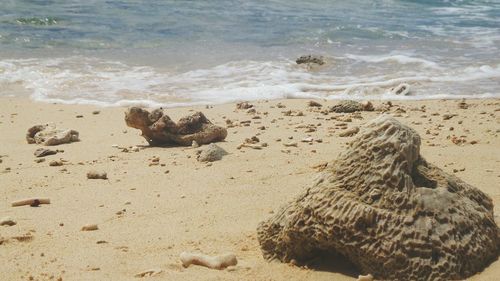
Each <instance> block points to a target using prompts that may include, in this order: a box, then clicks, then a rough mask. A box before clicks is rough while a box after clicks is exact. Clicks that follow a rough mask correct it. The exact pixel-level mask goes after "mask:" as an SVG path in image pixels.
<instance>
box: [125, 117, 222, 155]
mask: <svg viewBox="0 0 500 281" xmlns="http://www.w3.org/2000/svg"><path fill="white" fill-rule="evenodd" d="M125 122H126V123H127V125H128V126H129V127H132V128H136V129H139V130H141V131H142V136H143V137H144V138H145V139H146V140H147V141H148V143H149V144H150V145H163V144H178V145H183V146H190V145H191V144H192V143H193V141H196V142H197V143H198V144H200V145H201V144H208V143H211V142H217V141H222V140H224V139H225V138H226V136H227V130H226V129H225V128H222V127H219V126H216V125H214V124H212V122H210V120H208V119H207V118H206V117H205V115H203V113H201V112H196V113H193V114H192V115H190V116H186V117H183V118H181V119H180V120H179V122H177V123H175V122H174V121H172V120H171V119H170V117H168V116H167V115H164V114H163V110H162V109H155V110H153V111H152V112H149V111H147V110H145V109H142V108H139V107H131V108H129V109H128V110H127V111H126V112H125Z"/></svg>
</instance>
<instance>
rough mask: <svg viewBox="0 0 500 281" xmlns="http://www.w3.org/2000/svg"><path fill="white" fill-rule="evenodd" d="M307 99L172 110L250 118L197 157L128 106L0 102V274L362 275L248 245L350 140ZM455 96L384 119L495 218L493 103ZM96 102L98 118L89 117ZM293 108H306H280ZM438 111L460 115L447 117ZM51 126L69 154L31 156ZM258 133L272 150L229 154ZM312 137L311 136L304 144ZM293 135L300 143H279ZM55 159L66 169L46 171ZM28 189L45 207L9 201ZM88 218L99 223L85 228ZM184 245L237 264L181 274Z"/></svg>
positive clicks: (498, 197)
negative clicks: (476, 194) (270, 256)
mask: <svg viewBox="0 0 500 281" xmlns="http://www.w3.org/2000/svg"><path fill="white" fill-rule="evenodd" d="M307 102H308V100H281V101H276V100H273V101H255V102H251V104H253V105H254V108H255V109H256V111H257V114H248V113H246V111H247V110H236V106H235V104H224V105H216V106H213V107H212V106H210V107H209V108H205V107H204V106H199V107H190V108H174V109H169V110H168V114H169V115H170V117H172V118H173V119H174V120H178V118H180V117H182V116H184V115H187V114H189V113H191V112H192V111H196V110H201V111H203V112H204V113H205V115H206V116H207V117H208V118H209V119H210V120H212V122H214V123H215V124H217V125H222V126H226V122H225V119H231V120H233V123H235V124H239V122H240V121H248V120H250V121H251V123H250V125H249V126H235V127H230V128H228V136H227V138H226V141H225V142H220V143H218V145H219V146H220V147H222V148H223V149H224V150H226V151H227V152H228V153H229V154H228V155H225V156H224V157H223V159H222V160H220V161H216V162H211V163H202V162H198V161H197V160H196V151H197V149H196V148H191V147H149V146H147V143H146V141H145V140H144V139H143V138H142V137H141V136H140V135H139V131H138V130H135V129H132V128H128V127H126V125H125V122H124V120H123V117H124V108H97V107H94V106H82V105H62V104H46V103H36V102H33V101H31V100H29V99H25V98H5V97H4V98H0V112H1V113H0V136H1V137H0V140H1V141H0V143H1V145H0V155H1V156H2V157H1V160H2V161H1V162H2V163H0V218H2V217H6V216H8V217H10V218H11V219H13V220H14V221H15V222H16V223H17V224H16V225H13V226H0V237H1V238H0V260H1V261H2V262H1V263H0V272H1V273H2V277H1V279H2V280H29V279H30V278H33V280H57V279H58V278H61V279H60V280H138V278H137V277H134V276H135V275H136V274H138V273H141V272H145V271H148V270H150V269H154V271H155V272H158V271H161V272H160V273H159V274H157V275H155V276H153V277H144V278H146V279H148V280H356V278H357V276H358V274H359V272H357V271H356V269H355V268H353V267H352V266H350V265H349V264H348V263H347V262H346V261H345V260H343V259H341V258H338V259H335V260H327V261H324V260H318V261H315V262H314V263H312V264H311V265H310V266H308V267H297V266H293V265H288V264H281V263H274V262H273V263H269V262H267V261H265V260H264V259H263V258H262V255H261V252H260V248H259V244H258V241H257V239H256V226H257V224H258V223H259V222H260V221H262V220H263V219H265V218H266V217H268V216H269V215H270V214H271V213H272V212H273V211H274V210H276V209H277V208H279V207H280V206H281V205H282V204H284V203H286V202H287V201H288V200H290V199H291V198H293V197H294V195H295V194H297V193H298V192H300V190H302V189H303V188H304V187H306V186H308V185H309V184H310V183H311V182H312V179H313V178H314V177H315V175H316V173H317V169H316V168H314V167H315V166H317V165H319V164H323V163H325V162H326V161H330V160H333V159H335V158H336V156H337V154H338V153H339V152H340V151H342V150H343V149H344V148H345V146H346V143H347V142H348V141H349V140H351V139H352V138H353V137H339V133H341V132H342V130H339V129H335V125H336V124H337V123H340V121H337V120H327V119H330V118H331V117H333V116H343V115H346V116H347V115H348V114H336V113H330V114H329V115H323V114H321V113H319V112H318V111H316V110H311V108H310V107H308V106H307ZM318 102H319V103H321V104H323V106H328V105H334V104H336V102H335V101H321V100H318ZM459 102H460V101H459V100H432V101H405V102H402V101H394V102H393V103H394V105H395V106H394V107H393V108H392V110H391V111H390V113H391V114H392V115H395V116H397V118H398V119H399V120H401V121H402V122H403V123H405V124H408V125H410V126H412V127H413V128H415V129H416V130H417V131H418V132H419V133H420V135H421V137H422V140H423V143H422V155H423V156H424V157H425V158H426V159H427V160H428V161H429V162H431V163H434V164H436V165H438V166H439V167H441V168H442V169H444V170H445V171H446V172H449V173H454V174H455V175H457V176H458V177H460V178H461V179H463V180H465V181H466V182H468V183H470V184H472V185H474V186H475V187H477V188H479V189H481V190H482V191H484V192H486V193H487V194H488V195H489V196H491V198H492V199H493V201H494V204H495V214H497V216H496V221H497V224H500V218H498V212H499V211H500V210H499V206H500V138H499V135H500V100H498V99H496V100H467V101H466V102H467V104H468V105H469V107H468V108H467V109H460V108H459V106H458V104H459ZM278 103H281V104H283V105H285V106H286V108H278V107H276V105H277V104H278ZM373 103H374V105H375V106H378V105H380V104H381V102H380V101H374V102H373ZM422 107H425V109H422ZM397 108H400V109H402V110H399V111H400V113H397V112H396V109H397ZM96 110H98V111H100V112H99V114H93V112H94V111H96ZM287 110H297V111H299V110H300V111H302V112H303V116H284V114H283V113H282V111H287ZM265 113H267V114H265ZM378 114H380V112H362V113H361V117H362V119H355V118H352V122H346V123H347V126H348V128H353V127H355V126H359V125H362V124H363V123H364V122H366V121H367V120H370V119H371V118H373V117H375V116H376V115H378ZM445 114H457V115H456V116H453V117H452V118H450V119H448V120H444V119H443V115H445ZM78 115H81V116H79V117H78V118H77V116H78ZM254 116H259V117H260V118H261V119H252V118H253V117H254ZM273 120H274V121H273ZM49 122H51V123H55V124H56V125H57V127H59V128H66V129H74V130H77V131H79V133H80V139H81V141H79V142H75V143H71V144H64V145H59V146H54V147H49V148H51V149H59V150H64V152H58V153H57V154H55V155H49V156H46V157H42V158H45V159H46V160H45V161H44V162H41V163H36V162H35V160H36V159H39V158H37V157H35V156H34V155H33V152H34V151H35V150H36V149H37V148H40V147H41V146H40V145H36V144H27V142H26V140H25V134H26V131H27V129H28V128H29V127H31V126H32V125H35V124H43V123H49ZM308 124H315V125H317V127H316V128H317V130H316V131H314V132H309V133H307V132H306V130H307V128H304V127H305V126H301V125H308ZM262 126H264V127H265V129H259V127H262ZM452 128H453V129H452ZM427 131H428V133H427ZM453 135H455V136H458V137H460V136H464V139H465V140H466V143H464V144H460V145H457V144H455V143H453V142H452V140H451V137H452V136H453ZM252 136H257V137H258V138H259V139H260V143H263V142H265V143H267V144H268V146H267V147H263V148H262V149H252V148H248V147H242V148H241V149H237V147H238V146H239V145H240V144H241V143H243V142H244V140H245V138H250V137H252ZM308 137H310V138H312V142H311V144H309V143H307V142H302V139H304V138H308ZM277 139H281V141H277ZM318 139H320V140H321V141H322V142H318V141H316V140H318ZM293 142H296V143H297V146H296V147H295V146H287V147H285V146H284V143H288V144H290V143H293ZM475 142H477V143H475ZM474 143H475V144H474ZM117 146H118V147H117ZM133 147H137V148H138V149H135V148H133ZM122 148H127V149H126V150H125V151H127V150H128V152H124V151H122V150H123V149H122ZM134 149H135V150H137V151H134ZM155 158H156V160H155ZM158 158H159V160H158ZM61 159H62V160H65V161H63V162H62V163H63V165H62V166H49V163H50V162H51V161H53V160H61ZM89 171H98V172H106V173H107V178H108V179H106V180H103V179H87V173H88V172H89ZM30 197H43V198H50V201H51V202H50V204H44V205H41V206H39V207H36V208H35V207H30V206H21V207H11V202H13V201H15V200H18V199H24V198H30ZM92 224H96V225H97V226H98V227H97V230H93V231H82V230H81V229H82V227H84V226H86V225H92ZM184 251H188V252H201V253H204V254H208V255H221V254H224V253H228V252H230V253H234V254H235V255H236V256H237V259H238V265H237V266H235V267H230V268H228V269H225V270H213V269H208V268H205V267H201V266H190V267H188V268H183V267H182V265H181V261H180V259H179V254H180V253H182V252H184ZM499 274H500V261H496V262H494V263H492V264H491V265H490V266H488V267H487V268H486V269H485V270H484V271H483V272H481V273H479V274H477V275H475V276H473V277H472V278H470V280H494V279H495V278H496V277H497V276H498V275H499Z"/></svg>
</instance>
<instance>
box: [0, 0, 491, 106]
mask: <svg viewBox="0 0 500 281" xmlns="http://www.w3.org/2000/svg"><path fill="white" fill-rule="evenodd" d="M0 7H1V8H0V95H21V94H24V95H29V96H31V97H32V98H34V99H36V100H45V101H52V102H53V101H57V102H67V103H94V104H102V105H123V104H133V103H144V104H150V105H159V104H162V105H167V106H176V105H184V104H192V103H203V104H205V103H220V102H229V101H234V100H242V99H273V98H294V97H321V98H331V99H340V98H355V99H365V98H369V99H421V98H458V97H476V98H483V97H499V96H500V52H499V46H500V1H485V0H483V1H395V0H394V1H390V0H386V1H319V0H311V1H296V0H288V1H285V0H275V1H236V0H234V1H229V0H213V1H173V0H166V1H160V0H150V1H139V0H122V1H116V0H109V1H97V0H87V1H80V0H64V1H63V0H52V1H50V0H45V1H41V0H38V1H34V0H31V1H27V0H0ZM303 54H317V55H321V56H324V57H325V59H326V60H327V64H326V66H324V67H321V68H316V67H313V68H312V69H311V68H307V67H305V66H297V65H296V64H295V63H294V59H295V58H296V57H297V56H300V55H303ZM401 83H406V84H408V85H409V86H410V89H411V91H410V93H409V94H408V95H406V96H397V95H394V94H393V93H391V89H392V88H393V87H395V86H397V85H399V84H401ZM2 89H3V91H1V90H2Z"/></svg>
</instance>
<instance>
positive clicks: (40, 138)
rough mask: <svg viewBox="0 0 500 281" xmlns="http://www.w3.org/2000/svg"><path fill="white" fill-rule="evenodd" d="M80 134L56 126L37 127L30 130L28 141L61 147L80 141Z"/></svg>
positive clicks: (27, 135) (27, 136)
mask: <svg viewBox="0 0 500 281" xmlns="http://www.w3.org/2000/svg"><path fill="white" fill-rule="evenodd" d="M78 137H79V133H78V132H77V131H75V130H61V129H57V128H56V127H55V126H53V125H52V126H49V125H35V126H33V127H31V128H29V129H28V132H27V133H26V141H27V142H28V143H37V144H43V145H47V146H50V145H59V144H64V143H70V142H75V141H79V138H78Z"/></svg>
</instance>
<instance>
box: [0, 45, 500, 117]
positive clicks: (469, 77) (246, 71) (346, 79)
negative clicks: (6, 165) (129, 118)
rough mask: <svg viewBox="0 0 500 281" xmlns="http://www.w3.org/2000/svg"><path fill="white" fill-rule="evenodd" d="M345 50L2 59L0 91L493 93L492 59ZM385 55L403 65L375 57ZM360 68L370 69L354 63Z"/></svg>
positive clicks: (151, 95) (206, 96) (92, 95)
mask: <svg viewBox="0 0 500 281" xmlns="http://www.w3.org/2000/svg"><path fill="white" fill-rule="evenodd" d="M345 57H346V58H348V59H353V60H356V62H357V63H358V64H359V63H360V62H361V63H362V65H361V66H359V67H358V68H354V69H352V70H350V66H351V65H350V64H349V62H348V61H347V65H345V63H346V61H345V60H344V61H339V64H338V65H337V64H336V63H335V61H334V62H333V66H332V67H330V68H327V69H325V70H317V71H315V70H311V69H309V68H307V67H304V66H299V65H296V64H295V63H293V62H291V61H267V62H259V61H235V62H230V63H226V64H222V65H218V66H214V67H211V68H206V69H195V70H191V71H185V72H180V73H176V72H172V71H162V70H158V69H155V68H152V67H148V66H130V65H127V64H124V63H122V62H117V61H109V60H102V59H97V58H88V57H69V58H57V59H21V60H3V61H0V95H5V94H6V92H7V91H5V90H4V89H11V88H12V85H17V86H18V87H21V88H23V89H25V90H26V91H28V92H29V96H30V97H31V98H32V99H34V100H37V101H44V102H56V103H67V104H92V105H99V106H129V105H143V106H149V107H158V106H164V107H177V106H188V105H203V104H218V103H228V102H234V101H241V100H257V99H283V98H321V99H346V98H349V99H434V98H463V97H467V98H491V97H500V92H499V89H498V83H499V81H500V64H498V65H471V66H466V67H455V66H454V67H453V68H448V69H446V68H443V67H442V66H440V65H438V64H437V63H434V62H432V61H429V60H424V59H421V58H416V57H409V56H405V55H394V54H389V55H381V56H359V55H346V56H345ZM393 61H394V62H397V64H398V65H401V66H405V65H406V64H411V67H409V68H408V69H402V68H401V67H395V68H391V67H387V66H386V65H380V64H381V63H382V62H393ZM344 66H345V67H344ZM415 66H417V67H415ZM338 68H345V69H343V71H340V70H338ZM365 68H374V70H373V71H371V72H370V71H362V70H363V69H365ZM403 83H406V84H408V85H410V87H411V92H410V94H409V95H405V96H399V95H395V94H394V93H392V92H391V89H392V88H394V87H396V86H398V85H400V84H403ZM9 93H11V92H9ZM16 94H17V95H19V94H20V93H15V92H14V95H16Z"/></svg>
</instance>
